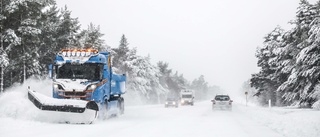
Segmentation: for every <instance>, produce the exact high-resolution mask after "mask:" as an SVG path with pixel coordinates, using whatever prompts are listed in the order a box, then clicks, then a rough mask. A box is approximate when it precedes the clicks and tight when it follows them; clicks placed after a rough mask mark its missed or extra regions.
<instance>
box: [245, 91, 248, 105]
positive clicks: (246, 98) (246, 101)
mask: <svg viewBox="0 0 320 137" xmlns="http://www.w3.org/2000/svg"><path fill="white" fill-rule="evenodd" d="M244 94H246V106H248V92H247V91H246V92H244Z"/></svg>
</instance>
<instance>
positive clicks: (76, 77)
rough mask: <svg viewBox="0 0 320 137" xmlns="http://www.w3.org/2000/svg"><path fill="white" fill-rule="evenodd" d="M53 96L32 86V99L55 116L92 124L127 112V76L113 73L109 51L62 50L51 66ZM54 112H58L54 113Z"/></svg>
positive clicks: (30, 95) (74, 121) (29, 93)
mask: <svg viewBox="0 0 320 137" xmlns="http://www.w3.org/2000/svg"><path fill="white" fill-rule="evenodd" d="M49 77H50V78H51V79H52V82H53V85H52V96H53V98H51V97H49V96H45V95H43V94H41V93H38V92H37V91H33V90H31V89H30V87H29V89H28V98H29V100H30V101H31V102H32V103H33V104H34V105H35V106H36V107H37V108H39V109H41V110H45V111H46V113H48V112H51V113H50V116H51V115H52V116H51V118H57V120H56V121H58V122H66V123H82V124H86V123H92V122H93V121H94V120H96V119H97V118H98V117H99V118H103V119H105V118H109V117H110V116H115V115H116V116H117V115H120V114H123V113H124V99H123V97H121V95H122V94H124V93H125V92H126V91H125V82H126V76H125V75H124V74H123V75H117V74H114V73H113V72H112V66H111V56H110V53H108V52H98V50H94V49H72V50H69V49H64V50H61V51H60V52H59V53H58V54H57V55H56V58H55V60H54V63H53V64H50V65H49ZM53 113H54V114H53Z"/></svg>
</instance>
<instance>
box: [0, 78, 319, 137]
mask: <svg viewBox="0 0 320 137" xmlns="http://www.w3.org/2000/svg"><path fill="white" fill-rule="evenodd" d="M40 85H44V86H46V87H49V89H45V88H44V87H41V86H39V84H38V86H35V85H34V86H32V87H38V88H39V89H37V91H41V90H42V91H50V83H45V84H40ZM48 85H49V86H48ZM26 89H27V88H26V86H21V87H17V88H14V89H11V91H7V92H6V93H4V94H1V95H0V137H21V136H28V137H29V136H30V137H57V136H59V137H64V136H67V137H71V136H74V137H88V136H98V137H100V136H107V137H116V136H117V137H235V136H236V137H257V136H259V137H281V136H286V137H319V136H320V117H319V116H320V111H315V110H311V109H292V108H271V109H269V108H263V107H257V106H248V107H246V106H244V105H242V104H241V103H239V102H241V101H239V100H234V105H233V110H232V111H221V110H217V111H212V110H211V102H210V101H209V100H208V101H203V102H196V103H195V105H194V106H179V107H178V108H165V107H164V105H139V106H132V105H131V106H130V105H129V104H126V109H125V114H124V115H122V116H120V117H115V118H110V119H107V120H99V119H98V120H97V121H96V122H95V123H93V124H90V125H81V124H61V123H52V122H50V120H51V119H52V117H50V115H46V113H48V112H43V111H40V110H39V109H37V108H36V107H35V106H34V105H33V104H32V103H31V102H30V101H29V100H28V99H27V92H26ZM129 99H130V98H129ZM127 100H128V97H127Z"/></svg>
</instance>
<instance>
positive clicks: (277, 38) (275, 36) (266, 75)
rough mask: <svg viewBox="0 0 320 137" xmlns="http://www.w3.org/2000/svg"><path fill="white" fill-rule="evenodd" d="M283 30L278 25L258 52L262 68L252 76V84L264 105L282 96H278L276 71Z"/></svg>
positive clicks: (259, 65)
mask: <svg viewBox="0 0 320 137" xmlns="http://www.w3.org/2000/svg"><path fill="white" fill-rule="evenodd" d="M282 33H283V30H282V29H281V28H280V27H276V28H275V29H274V30H273V31H272V32H270V33H269V34H268V35H267V36H266V37H265V41H264V44H263V46H261V47H259V48H258V50H257V53H256V57H257V58H258V67H260V68H261V70H260V72H258V73H256V74H253V75H252V78H251V80H250V81H251V86H252V87H255V88H256V89H257V93H255V94H254V95H255V96H259V97H260V103H261V104H262V105H264V104H267V102H268V100H270V99H271V100H272V102H276V101H277V100H280V99H281V97H279V96H278V97H279V98H276V97H277V96H276V95H277V93H276V89H277V85H279V81H277V77H276V73H277V69H279V64H278V63H277V62H278V60H277V54H278V52H279V50H280V44H281V37H282Z"/></svg>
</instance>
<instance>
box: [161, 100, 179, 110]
mask: <svg viewBox="0 0 320 137" xmlns="http://www.w3.org/2000/svg"><path fill="white" fill-rule="evenodd" d="M178 104H179V103H178V100H177V99H175V98H167V100H166V102H165V104H164V107H166V108H167V107H176V108H177V107H178Z"/></svg>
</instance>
